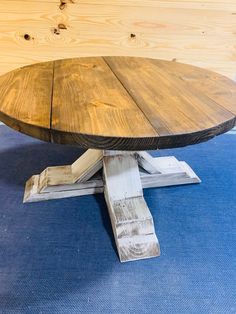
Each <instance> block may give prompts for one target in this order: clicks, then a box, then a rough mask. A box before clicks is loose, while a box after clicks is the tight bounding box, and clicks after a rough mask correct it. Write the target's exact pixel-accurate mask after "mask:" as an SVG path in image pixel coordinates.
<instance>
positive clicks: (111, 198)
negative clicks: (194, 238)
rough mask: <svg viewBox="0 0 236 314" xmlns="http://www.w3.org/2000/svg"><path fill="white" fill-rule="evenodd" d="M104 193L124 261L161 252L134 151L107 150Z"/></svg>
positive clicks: (104, 167) (104, 163) (104, 166)
mask: <svg viewBox="0 0 236 314" xmlns="http://www.w3.org/2000/svg"><path fill="white" fill-rule="evenodd" d="M103 173H104V185H105V187H104V194H105V199H106V203H107V206H108V210H109V215H110V219H111V223H112V228H113V233H114V237H115V241H116V245H117V250H118V254H119V257H120V260H121V262H126V261H132V260H137V259H143V258H150V257H154V256H159V255H160V248H159V243H158V240H157V237H156V235H155V229H154V224H153V219H152V215H151V213H150V211H149V209H148V206H147V204H146V202H145V200H144V198H143V189H142V183H141V179H140V174H139V168H138V161H137V159H136V157H135V154H134V153H133V154H132V153H131V154H126V155H125V154H122V153H117V154H114V153H112V155H110V153H109V152H104V158H103Z"/></svg>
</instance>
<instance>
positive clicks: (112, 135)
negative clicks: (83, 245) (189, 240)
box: [0, 57, 236, 261]
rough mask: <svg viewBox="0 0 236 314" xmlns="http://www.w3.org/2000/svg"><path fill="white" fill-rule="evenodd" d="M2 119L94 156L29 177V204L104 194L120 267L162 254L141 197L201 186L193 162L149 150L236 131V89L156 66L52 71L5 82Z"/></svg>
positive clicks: (0, 80)
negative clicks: (146, 190) (148, 190)
mask: <svg viewBox="0 0 236 314" xmlns="http://www.w3.org/2000/svg"><path fill="white" fill-rule="evenodd" d="M0 120H2V121H3V122H4V123H5V124H7V125H8V126H10V127H11V128H13V129H16V130H17V131H20V132H22V133H25V134H28V135H30V136H33V137H36V138H39V139H41V140H44V141H48V142H53V143H59V144H73V145H79V146H82V147H84V148H87V149H88V150H87V151H86V153H85V154H84V155H82V156H81V157H80V158H79V159H78V160H76V161H75V162H74V163H73V164H72V165H66V166H60V167H49V168H47V169H45V170H44V171H43V172H42V173H41V174H40V175H35V176H33V177H32V178H30V179H29V180H28V182H27V183H26V190H25V196H24V201H25V202H30V201H39V200H48V199H55V198H63V197H70V196H78V195H85V194H93V193H99V192H103V191H104V194H105V198H106V202H107V205H108V209H109V214H110V218H111V222H112V227H113V232H114V236H115V240H116V244H117V249H118V253H119V257H120V260H121V261H127V260H134V259H141V258H147V257H153V256H158V255H159V254H160V248H159V244H158V240H157V237H156V234H155V230H154V225H153V219H152V216H151V213H150V211H149V209H148V207H147V205H146V203H145V200H144V198H143V190H142V189H143V188H147V187H158V186H167V185H177V184H188V183H198V182H200V179H199V178H198V177H197V175H196V174H195V173H194V172H193V170H192V169H191V168H190V167H189V166H188V165H187V164H186V163H185V162H183V161H178V160H177V159H176V158H174V157H159V158H152V157H151V156H150V155H149V154H148V153H146V152H145V150H153V149H161V148H173V147H181V146H185V145H190V144H196V143H199V142H202V141H206V140H208V139H210V138H212V137H214V136H216V135H219V134H221V133H224V132H226V131H228V130H230V129H231V128H233V127H234V126H235V124H236V84H235V83H234V82H233V81H231V80H230V79H228V78H226V77H224V76H222V75H219V74H217V73H214V72H211V71H207V70H204V69H200V68H197V67H194V66H190V65H186V64H181V63H177V62H170V61H162V60H154V59H147V58H133V57H90V58H76V59H66V60H58V61H52V62H44V63H39V64H35V65H31V66H26V67H23V68H20V69H17V70H15V71H12V72H9V73H7V74H5V75H3V76H1V77H0ZM102 168H103V176H102V175H101V169H102Z"/></svg>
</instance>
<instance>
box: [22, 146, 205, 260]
mask: <svg viewBox="0 0 236 314" xmlns="http://www.w3.org/2000/svg"><path fill="white" fill-rule="evenodd" d="M102 168H103V176H102V170H101V169H102ZM199 182H200V179H199V178H198V177H197V175H196V174H195V173H194V172H193V170H192V169H191V168H190V167H189V166H188V165H187V164H186V163H185V162H183V161H178V160H177V159H176V158H175V157H158V158H153V157H151V156H150V155H149V154H148V153H146V152H120V151H104V152H103V151H100V150H88V151H87V152H86V153H85V154H84V155H82V156H81V157H80V158H79V159H78V160H76V161H75V162H74V163H73V164H72V165H67V166H59V167H48V168H46V169H45V170H44V171H43V172H42V173H41V174H40V175H34V176H32V177H31V178H30V179H29V180H28V181H27V182H26V188H25V195H24V202H37V201H42V200H50V199H60V198H65V197H74V196H81V195H88V194H95V193H102V192H104V194H105V199H106V202H107V206H108V210H109V215H110V218H111V223H112V228H113V233H114V237H115V241H116V245H117V250H118V254H119V257H120V260H121V261H122V262H124V261H131V260H137V259H143V258H150V257H154V256H159V255H160V248H159V244H158V240H157V237H156V234H155V229H154V224H153V219H152V215H151V213H150V211H149V209H148V207H147V204H146V202H145V200H144V198H143V188H152V187H162V186H170V185H182V184H191V183H199Z"/></svg>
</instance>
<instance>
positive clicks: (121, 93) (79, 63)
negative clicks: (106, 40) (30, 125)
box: [51, 57, 159, 147]
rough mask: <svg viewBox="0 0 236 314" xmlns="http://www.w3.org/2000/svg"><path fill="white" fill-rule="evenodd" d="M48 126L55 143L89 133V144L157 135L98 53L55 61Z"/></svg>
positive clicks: (79, 141)
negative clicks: (49, 125)
mask: <svg viewBox="0 0 236 314" xmlns="http://www.w3.org/2000/svg"><path fill="white" fill-rule="evenodd" d="M51 128H52V136H53V138H54V141H55V142H57V143H72V144H73V143H75V142H77V143H80V144H81V142H85V141H86V139H85V138H86V137H87V135H88V137H90V141H92V142H93V143H92V142H90V143H89V145H88V146H90V147H91V146H92V147H93V146H97V145H98V146H99V142H103V143H106V145H107V146H108V147H109V140H110V138H111V137H114V138H113V141H114V142H116V141H120V140H121V141H122V138H127V137H128V138H131V139H132V138H139V137H143V138H144V139H145V138H147V139H146V141H148V137H151V138H155V137H158V135H159V134H158V133H157V132H156V131H155V130H154V128H153V127H152V126H151V125H150V123H149V121H148V120H147V118H146V117H145V115H144V114H143V113H142V111H141V110H140V109H139V108H138V107H137V105H136V103H135V102H134V100H133V99H132V98H131V97H130V95H129V94H128V92H127V91H126V90H125V89H124V87H123V86H122V84H121V83H120V82H119V81H118V80H117V78H116V76H115V75H114V73H113V72H112V71H111V70H110V68H109V67H108V65H107V64H106V63H105V62H104V60H103V58H101V57H94V58H77V59H67V60H59V61H55V71H54V87H53V105H52V124H51ZM132 140H133V141H134V139H132ZM82 144H84V145H85V146H86V144H85V143H82ZM93 144H94V145H93ZM111 145H112V144H111ZM114 145H115V144H114Z"/></svg>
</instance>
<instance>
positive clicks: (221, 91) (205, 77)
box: [160, 61, 236, 115]
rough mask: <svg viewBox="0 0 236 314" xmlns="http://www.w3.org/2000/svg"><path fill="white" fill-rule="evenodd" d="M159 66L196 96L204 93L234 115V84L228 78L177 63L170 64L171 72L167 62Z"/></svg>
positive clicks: (235, 103)
mask: <svg viewBox="0 0 236 314" xmlns="http://www.w3.org/2000/svg"><path fill="white" fill-rule="evenodd" d="M160 66H161V68H162V69H163V70H164V71H165V72H167V73H169V74H171V75H172V76H173V78H175V79H181V80H183V81H184V82H185V84H186V86H188V88H190V89H191V88H194V89H195V91H196V92H197V93H198V94H201V93H204V94H205V95H206V96H207V97H209V98H211V99H212V100H214V101H217V103H218V104H219V105H220V106H222V107H224V108H225V109H226V110H229V111H230V112H232V113H233V114H234V115H236V83H235V82H234V81H232V80H231V79H229V78H228V77H226V76H223V75H220V74H218V73H216V72H212V71H209V70H205V69H204V70H203V69H201V68H199V67H195V66H192V65H189V64H184V63H178V62H173V63H172V66H171V71H170V67H169V62H166V61H162V62H161V63H160Z"/></svg>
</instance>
